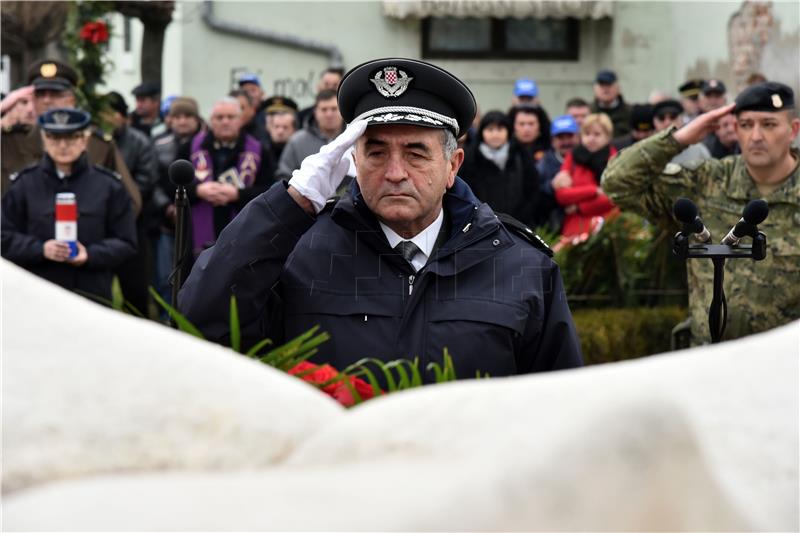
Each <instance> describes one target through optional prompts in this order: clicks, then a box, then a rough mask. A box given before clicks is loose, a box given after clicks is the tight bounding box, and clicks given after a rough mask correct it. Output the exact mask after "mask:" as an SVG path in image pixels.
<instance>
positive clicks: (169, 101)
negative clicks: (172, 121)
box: [161, 94, 178, 116]
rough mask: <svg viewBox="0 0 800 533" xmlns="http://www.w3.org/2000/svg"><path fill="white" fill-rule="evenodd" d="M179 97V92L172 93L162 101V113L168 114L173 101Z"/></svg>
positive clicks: (163, 114)
mask: <svg viewBox="0 0 800 533" xmlns="http://www.w3.org/2000/svg"><path fill="white" fill-rule="evenodd" d="M177 97H178V95H177V94H171V95H169V96H167V97H166V98H164V99H163V100H162V101H161V115H162V116H166V115H167V113H169V108H170V107H171V106H172V101H173V100H175V99H176V98H177Z"/></svg>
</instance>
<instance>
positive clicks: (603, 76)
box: [594, 70, 617, 85]
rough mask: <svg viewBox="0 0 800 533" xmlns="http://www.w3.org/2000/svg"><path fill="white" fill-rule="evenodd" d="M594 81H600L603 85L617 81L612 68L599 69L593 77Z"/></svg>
mask: <svg viewBox="0 0 800 533" xmlns="http://www.w3.org/2000/svg"><path fill="white" fill-rule="evenodd" d="M594 81H595V83H600V84H603V85H611V84H612V83H614V82H615V81H617V73H616V72H614V71H613V70H601V71H600V72H598V73H597V76H596V77H595V78H594Z"/></svg>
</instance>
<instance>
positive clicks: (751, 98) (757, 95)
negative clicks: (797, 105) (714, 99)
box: [733, 81, 794, 113]
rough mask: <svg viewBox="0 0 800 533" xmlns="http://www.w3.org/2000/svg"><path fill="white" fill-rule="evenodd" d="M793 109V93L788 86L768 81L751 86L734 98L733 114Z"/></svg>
mask: <svg viewBox="0 0 800 533" xmlns="http://www.w3.org/2000/svg"><path fill="white" fill-rule="evenodd" d="M784 109H794V91H792V89H791V87H789V86H788V85H784V84H783V83H778V82H777V81H768V82H765V83H759V84H758V85H751V86H750V87H748V88H747V89H745V90H743V91H742V92H740V93H739V96H737V97H736V106H735V107H734V108H733V112H734V113H740V112H742V111H783V110H784Z"/></svg>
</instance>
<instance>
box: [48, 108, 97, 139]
mask: <svg viewBox="0 0 800 533" xmlns="http://www.w3.org/2000/svg"><path fill="white" fill-rule="evenodd" d="M91 120H92V116H91V115H90V114H89V113H87V112H86V111H82V110H80V109H68V108H62V107H58V108H55V109H51V110H49V111H46V112H44V113H42V114H41V115H40V116H39V120H38V122H39V126H41V128H42V129H43V130H44V131H47V132H50V133H73V132H76V131H81V130H85V129H86V128H88V127H89V123H90V122H91Z"/></svg>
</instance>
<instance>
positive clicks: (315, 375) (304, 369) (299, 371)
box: [289, 361, 339, 394]
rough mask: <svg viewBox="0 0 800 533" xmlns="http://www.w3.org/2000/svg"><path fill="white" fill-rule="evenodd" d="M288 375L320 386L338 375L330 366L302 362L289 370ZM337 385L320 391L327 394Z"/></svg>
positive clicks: (328, 386) (331, 385)
mask: <svg viewBox="0 0 800 533" xmlns="http://www.w3.org/2000/svg"><path fill="white" fill-rule="evenodd" d="M289 374H291V375H293V376H297V377H299V378H300V379H302V380H303V381H307V382H308V383H311V384H313V385H322V384H323V383H325V382H326V381H330V380H332V379H334V378H335V377H336V376H338V375H339V373H338V372H337V371H336V369H334V368H333V367H332V366H331V365H322V366H319V365H315V364H314V363H309V362H308V361H302V362H300V363H298V364H297V365H295V366H294V367H292V368H291V369H290V370H289ZM336 385H338V383H334V384H330V385H327V386H325V387H324V388H323V389H322V390H324V391H325V392H327V393H328V394H330V393H331V391H333V389H334V388H336Z"/></svg>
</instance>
